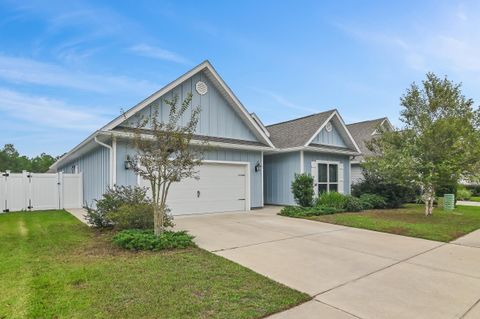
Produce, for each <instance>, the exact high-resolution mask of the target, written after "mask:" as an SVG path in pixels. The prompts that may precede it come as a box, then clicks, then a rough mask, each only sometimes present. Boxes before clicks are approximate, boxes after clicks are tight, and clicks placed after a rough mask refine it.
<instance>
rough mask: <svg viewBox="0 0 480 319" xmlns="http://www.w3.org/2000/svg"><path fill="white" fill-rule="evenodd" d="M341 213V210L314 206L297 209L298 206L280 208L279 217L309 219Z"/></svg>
mask: <svg viewBox="0 0 480 319" xmlns="http://www.w3.org/2000/svg"><path fill="white" fill-rule="evenodd" d="M341 212H343V210H342V209H338V208H335V207H327V206H314V207H299V206H286V207H284V208H282V210H281V211H280V213H279V215H281V216H288V217H309V216H320V215H330V214H335V213H341Z"/></svg>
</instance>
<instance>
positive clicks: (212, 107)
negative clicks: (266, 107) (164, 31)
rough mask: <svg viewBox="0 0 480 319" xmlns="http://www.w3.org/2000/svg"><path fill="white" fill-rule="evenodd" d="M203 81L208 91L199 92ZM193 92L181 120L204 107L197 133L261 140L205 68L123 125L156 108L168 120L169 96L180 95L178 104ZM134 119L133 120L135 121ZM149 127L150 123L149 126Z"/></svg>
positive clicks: (129, 123) (160, 119) (182, 121)
mask: <svg viewBox="0 0 480 319" xmlns="http://www.w3.org/2000/svg"><path fill="white" fill-rule="evenodd" d="M199 82H203V83H205V85H206V88H207V92H206V93H204V94H203V95H201V94H199V93H198V92H197V90H196V89H195V86H196V83H199ZM189 93H191V94H192V102H191V103H190V106H189V109H187V110H186V112H185V114H184V116H182V117H181V118H180V119H179V123H180V124H182V125H184V124H187V122H188V121H189V120H190V116H191V114H192V111H193V109H194V108H195V107H197V106H199V107H200V108H201V111H200V115H199V119H198V125H197V127H196V131H195V134H196V135H199V136H205V137H213V138H228V139H234V140H239V141H254V142H258V141H259V139H258V138H257V137H256V136H255V134H254V132H253V131H252V129H251V128H250V127H248V125H247V124H246V123H245V121H244V120H243V119H242V118H241V117H240V115H238V113H237V112H236V111H235V109H234V107H233V106H232V105H231V104H230V103H229V102H228V101H227V100H226V99H225V98H224V97H223V95H222V94H221V93H220V92H219V90H218V89H217V88H216V87H215V85H213V83H212V81H211V80H210V79H209V78H208V77H207V75H206V74H205V72H204V71H201V72H198V73H196V74H194V75H193V76H191V77H190V78H188V79H186V80H185V81H184V82H182V83H181V84H179V85H177V86H176V87H174V88H173V89H172V90H170V91H169V92H167V93H165V94H164V95H162V96H161V97H159V98H157V99H156V100H155V101H153V102H152V103H150V104H149V105H147V106H145V107H144V108H143V109H141V110H140V111H138V112H137V113H135V114H134V115H132V117H131V118H130V119H128V120H125V121H124V122H122V123H121V124H120V126H122V127H124V126H127V127H128V126H131V125H132V122H134V123H135V122H136V119H138V118H150V117H151V116H153V114H154V111H155V107H158V120H159V121H160V122H166V121H168V117H169V113H170V105H168V104H167V103H165V99H167V100H171V99H173V98H174V96H175V95H177V96H178V98H179V101H178V103H182V101H183V100H184V99H185V98H186V97H187V95H188V94H189ZM132 119H133V121H132ZM146 128H148V125H147V127H146Z"/></svg>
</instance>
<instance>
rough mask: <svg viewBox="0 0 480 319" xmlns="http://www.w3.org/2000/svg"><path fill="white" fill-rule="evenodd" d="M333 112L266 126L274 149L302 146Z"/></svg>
mask: <svg viewBox="0 0 480 319" xmlns="http://www.w3.org/2000/svg"><path fill="white" fill-rule="evenodd" d="M333 112H334V110H330V111H326V112H322V113H317V114H312V115H309V116H305V117H301V118H298V119H294V120H290V121H286V122H281V123H277V124H272V125H268V126H267V130H268V131H269V132H270V139H271V140H272V142H273V144H274V145H275V147H278V148H290V147H298V146H304V145H305V143H307V142H308V140H309V139H310V138H311V137H312V136H313V135H314V134H315V132H317V130H318V128H319V127H320V126H321V125H322V124H323V123H324V122H325V121H326V120H327V119H328V118H329V117H330V116H331V114H332V113H333Z"/></svg>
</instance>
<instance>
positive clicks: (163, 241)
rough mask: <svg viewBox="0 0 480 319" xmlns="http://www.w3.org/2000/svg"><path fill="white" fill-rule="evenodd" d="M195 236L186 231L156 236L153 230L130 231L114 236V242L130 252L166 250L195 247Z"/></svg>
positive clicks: (166, 232)
mask: <svg viewBox="0 0 480 319" xmlns="http://www.w3.org/2000/svg"><path fill="white" fill-rule="evenodd" d="M193 238H194V237H193V236H191V235H189V234H188V233H187V232H186V231H178V232H174V231H165V232H163V233H162V234H161V235H160V236H155V234H154V233H153V230H140V229H128V230H122V231H121V232H118V233H117V234H116V235H115V236H113V242H114V243H115V244H117V245H118V246H120V247H122V248H124V249H128V250H135V251H138V250H153V251H157V250H165V249H175V248H187V247H195V243H194V242H193Z"/></svg>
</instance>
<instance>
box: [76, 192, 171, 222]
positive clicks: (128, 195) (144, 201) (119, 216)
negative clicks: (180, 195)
mask: <svg viewBox="0 0 480 319" xmlns="http://www.w3.org/2000/svg"><path fill="white" fill-rule="evenodd" d="M95 202H96V206H97V209H93V208H91V207H85V208H86V209H87V214H86V215H85V218H86V219H87V221H88V223H89V224H90V225H92V226H93V227H96V228H110V227H115V228H116V229H127V228H140V229H147V228H153V208H152V206H151V205H152V201H151V200H150V198H148V197H147V188H145V187H138V186H116V187H115V188H109V189H108V190H107V191H106V192H105V194H103V195H102V198H101V199H99V200H96V201H95ZM168 212H169V211H167V214H166V218H165V220H164V223H163V224H164V226H165V227H173V226H174V224H173V217H172V215H171V214H169V213H168Z"/></svg>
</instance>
